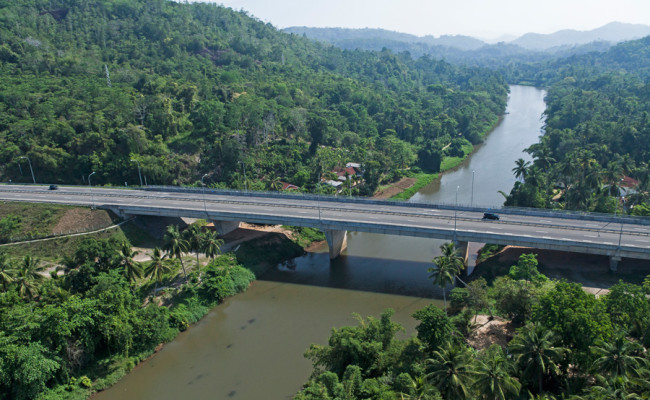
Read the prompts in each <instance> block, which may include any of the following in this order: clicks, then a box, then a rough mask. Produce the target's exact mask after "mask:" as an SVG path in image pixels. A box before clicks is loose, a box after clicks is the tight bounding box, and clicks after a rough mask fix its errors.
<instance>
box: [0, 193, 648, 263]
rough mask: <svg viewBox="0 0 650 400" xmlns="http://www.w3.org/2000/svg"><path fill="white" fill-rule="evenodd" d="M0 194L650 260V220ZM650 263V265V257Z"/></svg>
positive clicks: (230, 199) (336, 244)
mask: <svg viewBox="0 0 650 400" xmlns="http://www.w3.org/2000/svg"><path fill="white" fill-rule="evenodd" d="M0 199H1V200H9V201H27V202H52V203H63V204H76V205H85V206H88V205H90V206H94V207H101V208H108V209H111V210H113V211H114V212H116V213H117V214H119V215H122V216H128V215H151V216H157V215H158V216H174V217H194V218H205V219H208V220H212V221H216V222H217V225H218V226H220V227H221V228H222V229H221V230H222V231H223V232H225V231H228V230H231V229H233V228H234V227H236V226H238V223H239V222H240V221H244V222H249V223H259V224H283V225H295V226H309V227H316V228H319V229H321V230H323V231H325V232H326V233H327V235H328V242H329V244H330V255H332V256H336V255H338V254H339V253H340V251H342V249H344V248H345V243H344V240H345V235H340V234H337V232H345V231H357V232H371V233H383V234H390V235H405V236H417V237H429V238H436V239H446V240H455V241H457V242H469V241H472V242H485V243H495V244H510V245H517V246H526V247H533V248H540V249H554V250H563V251H571V252H582V253H588V254H601V255H607V256H610V257H611V259H612V263H613V267H615V264H616V262H617V261H618V260H620V258H621V257H629V258H637V259H644V260H650V219H649V218H630V217H620V216H619V217H616V216H611V215H597V214H588V213H581V214H578V215H570V214H569V215H567V214H560V213H549V212H547V211H546V210H511V209H504V210H493V211H495V212H499V213H500V215H501V219H500V220H499V221H492V220H483V219H482V216H483V211H484V210H483V209H478V208H470V207H452V206H449V205H443V206H436V205H432V204H413V203H401V202H391V201H373V200H365V199H352V200H350V199H346V198H340V197H339V198H335V197H329V196H328V197H318V196H287V195H282V196H280V195H277V194H260V193H256V194H252V193H242V192H234V191H226V192H213V191H209V190H208V191H203V190H189V191H179V190H178V189H172V190H163V189H160V190H155V191H152V190H123V189H108V188H92V189H90V188H88V187H60V188H59V189H58V190H47V187H42V186H19V185H1V186H0ZM649 266H650V263H649Z"/></svg>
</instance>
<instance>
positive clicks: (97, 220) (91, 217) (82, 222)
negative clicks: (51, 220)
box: [52, 208, 113, 233]
mask: <svg viewBox="0 0 650 400" xmlns="http://www.w3.org/2000/svg"><path fill="white" fill-rule="evenodd" d="M112 224H113V221H112V220H111V217H110V215H109V213H108V212H106V211H103V210H91V209H89V208H71V209H69V210H66V212H65V214H63V216H62V217H61V218H60V219H59V221H58V222H57V223H56V225H54V227H53V228H52V232H53V233H59V232H60V233H67V232H76V231H80V232H82V231H86V230H90V229H92V228H102V227H105V226H109V225H112Z"/></svg>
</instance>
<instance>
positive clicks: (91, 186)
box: [88, 171, 95, 210]
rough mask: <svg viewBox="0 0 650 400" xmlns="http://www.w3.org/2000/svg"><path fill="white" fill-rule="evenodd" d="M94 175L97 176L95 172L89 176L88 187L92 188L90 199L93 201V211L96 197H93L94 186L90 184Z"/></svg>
mask: <svg viewBox="0 0 650 400" xmlns="http://www.w3.org/2000/svg"><path fill="white" fill-rule="evenodd" d="M93 175H95V171H93V172H92V173H91V174H90V175H88V187H89V188H90V199H91V201H92V203H91V205H90V209H91V210H92V209H94V208H95V195H93V185H92V184H91V183H90V177H91V176H93Z"/></svg>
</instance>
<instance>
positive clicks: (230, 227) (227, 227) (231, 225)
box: [212, 221, 240, 235]
mask: <svg viewBox="0 0 650 400" xmlns="http://www.w3.org/2000/svg"><path fill="white" fill-rule="evenodd" d="M212 223H213V224H214V229H215V230H216V231H217V232H218V233H219V235H225V234H227V233H230V232H232V231H234V230H235V229H237V228H239V224H240V221H212Z"/></svg>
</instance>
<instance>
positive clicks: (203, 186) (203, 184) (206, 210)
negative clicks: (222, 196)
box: [201, 174, 208, 217]
mask: <svg viewBox="0 0 650 400" xmlns="http://www.w3.org/2000/svg"><path fill="white" fill-rule="evenodd" d="M206 176H208V174H205V175H203V176H202V177H201V185H202V188H203V209H204V210H205V216H206V217H207V216H208V206H207V205H206V204H205V183H203V178H205V177H206Z"/></svg>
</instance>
